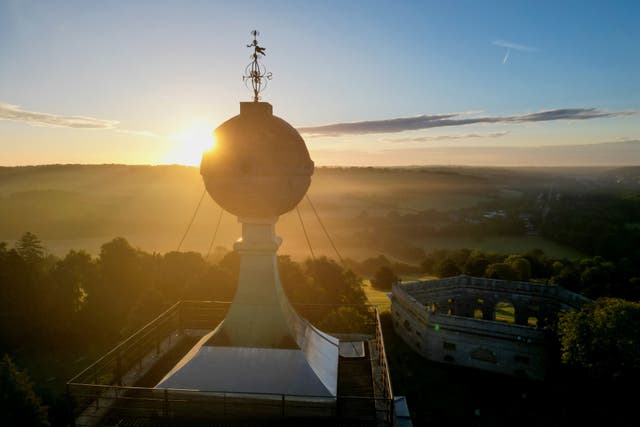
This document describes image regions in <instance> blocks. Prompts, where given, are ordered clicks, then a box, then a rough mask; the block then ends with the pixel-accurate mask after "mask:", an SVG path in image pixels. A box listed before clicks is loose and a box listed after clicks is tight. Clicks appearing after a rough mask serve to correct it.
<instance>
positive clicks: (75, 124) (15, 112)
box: [0, 102, 164, 138]
mask: <svg viewBox="0 0 640 427" xmlns="http://www.w3.org/2000/svg"><path fill="white" fill-rule="evenodd" d="M0 120H11V121H15V122H23V123H27V124H30V125H33V126H51V127H64V128H72V129H103V130H104V129H106V130H112V131H115V132H118V133H124V134H128V135H139V136H148V137H153V138H164V136H162V135H158V134H156V133H153V132H150V131H146V130H129V129H120V128H118V127H117V125H118V121H116V120H106V119H97V118H95V117H85V116H63V115H59V114H50V113H40V112H37V111H27V110H23V109H21V108H20V107H19V106H17V105H12V104H5V103H2V102H0Z"/></svg>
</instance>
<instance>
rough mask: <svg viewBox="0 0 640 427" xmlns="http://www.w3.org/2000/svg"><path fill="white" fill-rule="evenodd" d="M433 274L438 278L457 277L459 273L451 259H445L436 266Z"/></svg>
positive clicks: (458, 268) (456, 265)
mask: <svg viewBox="0 0 640 427" xmlns="http://www.w3.org/2000/svg"><path fill="white" fill-rule="evenodd" d="M435 272H436V274H437V275H438V276H439V277H451V276H457V275H459V274H460V272H461V271H460V267H458V264H456V262H455V261H454V260H453V259H452V258H449V257H447V258H445V259H444V260H443V261H442V262H441V263H440V264H438V265H437V267H436V271H435Z"/></svg>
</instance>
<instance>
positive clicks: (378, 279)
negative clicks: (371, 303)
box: [371, 265, 400, 290]
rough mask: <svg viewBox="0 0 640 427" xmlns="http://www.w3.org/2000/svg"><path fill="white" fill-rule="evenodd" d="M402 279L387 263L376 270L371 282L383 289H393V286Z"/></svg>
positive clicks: (375, 286)
mask: <svg viewBox="0 0 640 427" xmlns="http://www.w3.org/2000/svg"><path fill="white" fill-rule="evenodd" d="M399 281H400V278H399V277H398V276H396V274H395V273H394V272H393V270H392V269H391V268H389V267H387V266H386V265H383V266H381V267H380V268H378V270H377V271H376V274H375V276H374V277H373V279H371V284H372V285H373V287H374V288H377V289H382V290H391V286H393V285H395V284H396V283H398V282H399Z"/></svg>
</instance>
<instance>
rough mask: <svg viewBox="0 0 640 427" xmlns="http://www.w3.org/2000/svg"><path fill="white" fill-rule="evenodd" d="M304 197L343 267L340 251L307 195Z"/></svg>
mask: <svg viewBox="0 0 640 427" xmlns="http://www.w3.org/2000/svg"><path fill="white" fill-rule="evenodd" d="M305 197H306V198H307V201H308V202H309V206H311V209H312V210H313V213H314V214H315V215H316V218H317V219H318V223H320V227H322V231H324V234H325V235H326V236H327V239H329V243H331V247H333V250H334V251H335V252H336V255H338V259H339V260H340V263H341V264H342V265H343V266H344V265H345V264H344V259H343V258H342V255H340V251H338V248H336V245H335V243H333V239H332V238H331V236H330V235H329V232H328V231H327V229H326V228H325V226H324V224H323V223H322V220H321V219H320V215H318V211H316V208H315V206H313V203H312V202H311V199H310V198H309V194H306V195H305ZM298 215H300V214H298Z"/></svg>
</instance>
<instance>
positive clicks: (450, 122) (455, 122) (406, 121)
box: [298, 108, 638, 136]
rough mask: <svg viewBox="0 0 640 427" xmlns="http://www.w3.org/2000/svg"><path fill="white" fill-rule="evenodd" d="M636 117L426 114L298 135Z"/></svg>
mask: <svg viewBox="0 0 640 427" xmlns="http://www.w3.org/2000/svg"><path fill="white" fill-rule="evenodd" d="M637 113H638V111H635V110H632V111H612V112H611V111H605V110H600V109H597V108H562V109H556V110H545V111H540V112H537V113H528V114H522V115H513V116H484V117H482V116H480V117H468V116H467V115H464V114H460V113H451V114H431V115H430V114H423V115H420V116H415V117H400V118H394V119H383V120H369V121H362V122H350V123H334V124H329V125H322V126H308V127H301V128H298V131H299V132H300V133H304V134H306V135H308V136H343V135H366V134H372V133H397V132H404V131H409V130H419V129H430V128H436V127H445V126H464V125H478V124H513V123H528V122H545V121H554V120H590V119H600V118H612V117H623V116H629V115H633V114H637Z"/></svg>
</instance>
